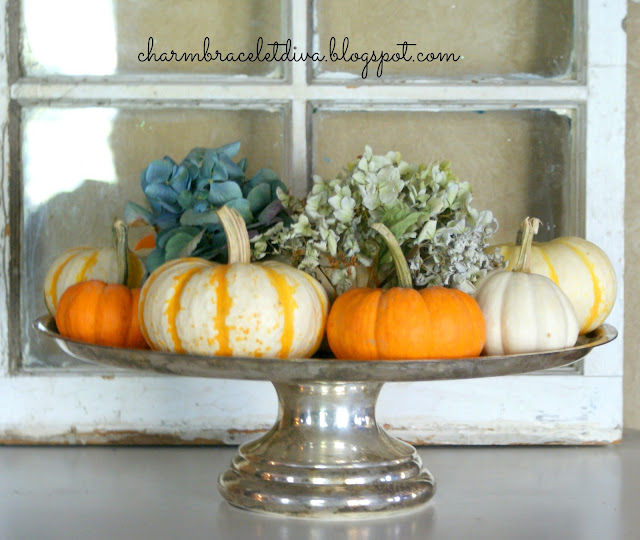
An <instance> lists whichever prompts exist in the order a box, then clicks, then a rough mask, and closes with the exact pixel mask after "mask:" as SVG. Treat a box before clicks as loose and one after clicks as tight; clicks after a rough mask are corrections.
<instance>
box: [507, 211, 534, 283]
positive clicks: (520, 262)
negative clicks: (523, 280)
mask: <svg viewBox="0 0 640 540" xmlns="http://www.w3.org/2000/svg"><path fill="white" fill-rule="evenodd" d="M539 226H540V220H539V219H538V218H530V217H526V218H525V219H524V220H523V221H522V223H520V229H519V230H518V236H517V238H516V245H517V246H520V251H518V256H517V257H516V262H515V263H514V265H513V271H514V272H526V273H529V272H530V270H529V259H530V256H531V245H532V244H533V237H534V236H535V235H536V234H537V233H538V228H539Z"/></svg>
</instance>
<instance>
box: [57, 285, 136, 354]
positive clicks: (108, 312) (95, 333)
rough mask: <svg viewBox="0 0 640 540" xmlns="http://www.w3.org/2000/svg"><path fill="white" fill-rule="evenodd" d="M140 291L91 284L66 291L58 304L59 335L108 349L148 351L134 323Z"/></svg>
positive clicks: (120, 286)
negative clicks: (122, 348) (123, 348)
mask: <svg viewBox="0 0 640 540" xmlns="http://www.w3.org/2000/svg"><path fill="white" fill-rule="evenodd" d="M139 298H140V289H129V288H127V287H126V286H124V285H119V284H112V283H111V284H110V283H105V282H104V281H98V280H91V281H84V282H82V283H76V284H75V285H72V286H71V287H69V288H68V289H67V290H66V291H65V292H64V294H63V295H62V297H61V298H60V301H59V302H58V309H57V311H56V326H57V327H58V331H59V332H60V335H62V336H65V337H68V338H71V339H75V340H77V341H84V342H86V343H95V344H97V345H106V346H109V347H126V348H132V349H144V348H148V345H147V342H146V341H145V340H144V337H143V336H142V332H141V331H140V324H139V322H138V300H139Z"/></svg>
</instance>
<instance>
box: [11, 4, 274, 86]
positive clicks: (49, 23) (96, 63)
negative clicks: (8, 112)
mask: <svg viewBox="0 0 640 540" xmlns="http://www.w3.org/2000/svg"><path fill="white" fill-rule="evenodd" d="M22 4H23V7H22V18H23V21H22V23H23V25H22V63H23V68H24V70H25V71H26V73H27V74H28V75H49V74H62V75H112V74H131V73H199V74H218V75H233V74H246V75H262V76H265V75H268V74H270V73H271V72H272V71H274V70H277V69H279V67H278V66H277V65H276V64H274V63H269V62H220V61H204V60H203V61H187V60H183V61H171V62H164V61H142V62H141V61H139V57H138V55H139V54H140V53H143V56H142V57H141V58H143V59H146V58H147V56H148V54H147V53H148V52H149V50H148V40H149V37H153V41H154V43H153V48H152V52H153V53H155V54H156V57H157V58H160V55H161V53H162V52H166V53H167V54H168V55H170V54H171V50H174V51H175V52H176V55H177V56H181V55H182V54H183V53H195V54H200V55H203V54H204V40H205V38H206V37H209V39H210V46H209V52H210V53H211V54H212V55H214V54H215V51H216V49H218V50H220V53H221V54H222V55H226V54H227V53H234V54H237V53H239V52H255V50H256V43H257V40H258V37H260V36H262V37H263V38H264V40H265V43H269V42H271V41H274V40H278V39H280V37H281V7H280V2H279V1H278V0H275V1H273V0H249V1H243V2H237V1H234V0H216V1H215V2H211V1H209V0H190V1H188V2H175V1H173V0H91V1H90V2H87V1H86V0H58V1H55V2H47V1H43V0H23V3H22ZM151 58H153V57H151ZM277 73H279V72H277Z"/></svg>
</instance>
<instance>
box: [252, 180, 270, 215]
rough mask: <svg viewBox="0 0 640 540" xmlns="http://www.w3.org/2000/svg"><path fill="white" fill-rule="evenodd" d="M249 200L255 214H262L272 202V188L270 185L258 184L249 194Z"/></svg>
mask: <svg viewBox="0 0 640 540" xmlns="http://www.w3.org/2000/svg"><path fill="white" fill-rule="evenodd" d="M247 200H248V201H249V206H250V207H251V212H253V213H254V214H256V213H258V212H260V211H261V210H262V209H263V208H264V207H265V206H267V205H268V204H269V203H270V202H271V186H270V185H269V184H258V185H257V186H255V187H254V188H253V189H252V190H251V191H250V192H249V193H248V194H247Z"/></svg>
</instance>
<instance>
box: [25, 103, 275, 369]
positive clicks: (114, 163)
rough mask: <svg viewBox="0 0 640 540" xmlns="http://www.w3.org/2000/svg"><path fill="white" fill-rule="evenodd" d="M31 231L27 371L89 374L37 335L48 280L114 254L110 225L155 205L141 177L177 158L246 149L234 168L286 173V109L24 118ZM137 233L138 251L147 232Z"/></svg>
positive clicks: (39, 111)
mask: <svg viewBox="0 0 640 540" xmlns="http://www.w3.org/2000/svg"><path fill="white" fill-rule="evenodd" d="M22 122H23V130H22V131H23V143H22V160H23V174H24V232H23V242H22V254H21V255H22V264H21V266H22V271H21V298H22V303H23V306H22V310H21V313H22V328H23V360H24V366H25V367H43V366H75V365H80V366H85V364H82V363H80V362H75V361H74V360H73V359H71V358H69V357H67V356H65V355H64V354H62V353H60V351H59V350H57V347H55V346H52V345H51V344H50V343H47V342H46V340H43V339H41V338H39V337H38V336H37V335H35V332H31V331H30V330H29V329H30V325H31V322H32V321H33V320H34V319H35V318H37V317H39V316H41V315H43V314H45V313H46V307H45V305H44V302H43V298H42V290H43V283H44V277H45V274H46V272H47V269H48V268H49V265H50V264H51V263H53V261H54V259H55V258H56V257H57V256H58V255H59V254H60V253H62V252H63V251H64V250H65V249H68V248H70V247H73V246H82V245H92V246H104V247H107V246H109V245H110V243H111V224H112V222H113V219H114V218H115V217H116V216H118V215H120V216H122V212H123V210H124V205H125V203H126V202H127V201H134V202H137V203H139V204H141V205H143V206H147V207H148V204H147V202H146V199H145V197H144V195H143V193H142V190H141V188H140V180H139V179H140V172H141V171H142V170H143V169H144V168H145V167H146V166H147V164H148V163H150V162H151V161H152V160H154V159H161V158H163V157H164V156H165V155H169V156H170V157H172V158H173V159H174V160H175V161H177V162H180V161H182V159H183V158H184V157H185V156H186V154H187V153H188V152H189V150H191V148H194V147H196V146H204V147H208V148H214V147H217V146H220V145H222V144H225V143H228V142H233V141H234V140H240V141H241V143H242V145H241V148H240V151H239V153H238V155H237V156H236V157H234V160H235V161H238V159H240V158H241V157H246V158H247V159H248V161H249V168H248V170H247V174H248V175H253V174H254V173H255V172H257V170H258V169H260V168H261V167H269V168H271V169H273V170H274V171H275V172H277V173H278V174H279V175H281V174H282V169H283V165H282V159H283V158H282V156H283V155H284V154H283V135H282V133H283V128H284V123H285V114H284V113H283V112H282V111H280V110H275V111H263V110H212V109H204V108H199V109H197V110H195V109H188V110H186V109H162V110H159V109H116V108H97V107H96V108H46V107H33V108H28V109H24V110H23V114H22ZM141 229H144V230H143V231H140V228H138V229H136V228H134V229H132V230H131V233H132V234H131V244H132V245H133V243H134V242H135V241H136V234H138V236H140V235H142V234H147V233H148V232H149V230H148V229H146V228H141Z"/></svg>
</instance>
